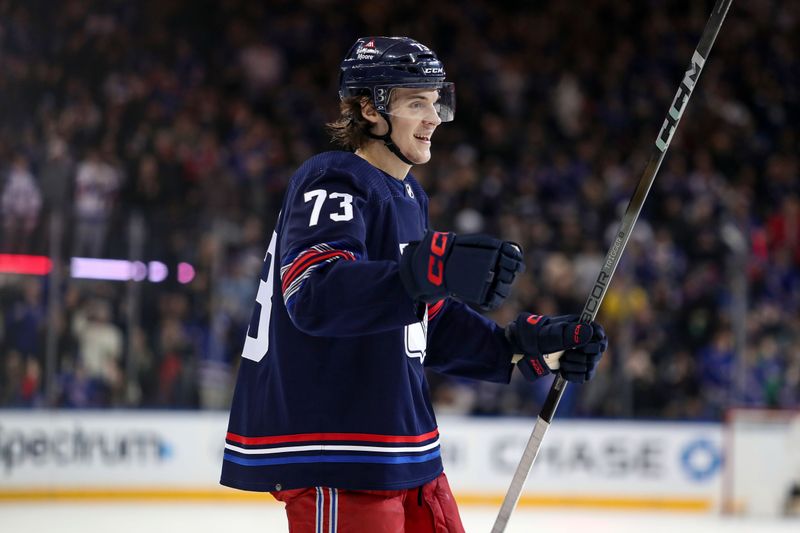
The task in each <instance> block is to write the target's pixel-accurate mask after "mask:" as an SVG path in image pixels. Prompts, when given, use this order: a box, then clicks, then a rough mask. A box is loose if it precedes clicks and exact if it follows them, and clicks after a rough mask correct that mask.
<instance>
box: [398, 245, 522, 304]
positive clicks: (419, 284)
mask: <svg viewBox="0 0 800 533" xmlns="http://www.w3.org/2000/svg"><path fill="white" fill-rule="evenodd" d="M524 270H525V266H524V264H523V262H522V251H521V250H520V248H519V246H517V245H516V244H514V243H511V242H508V241H505V242H504V241H501V240H499V239H495V238H492V237H488V236H486V235H456V234H455V233H442V232H438V231H427V232H426V233H425V237H423V239H422V240H421V241H419V242H411V243H409V244H408V246H406V248H405V250H403V256H402V257H401V259H400V279H401V280H402V281H403V286H404V287H405V288H406V291H407V292H408V294H410V295H411V297H412V298H413V299H414V300H415V301H423V302H428V303H431V302H435V301H437V300H441V299H442V298H445V297H447V296H455V297H456V298H459V299H460V300H462V301H464V302H467V303H471V304H475V305H478V306H480V308H481V309H483V310H487V311H488V310H491V309H495V308H497V307H498V306H499V305H500V304H501V303H503V300H505V298H506V296H508V292H509V290H510V288H511V282H513V281H514V276H516V275H517V273H519V272H523V271H524Z"/></svg>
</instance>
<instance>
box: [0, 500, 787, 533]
mask: <svg viewBox="0 0 800 533" xmlns="http://www.w3.org/2000/svg"><path fill="white" fill-rule="evenodd" d="M496 512H497V509H494V508H490V507H473V506H464V507H462V508H461V515H462V518H463V520H464V526H465V528H466V530H467V532H468V533H483V532H486V533H488V532H489V531H490V529H491V526H492V524H493V523H494V518H495V514H496ZM0 531H1V532H2V533H55V532H58V533H162V532H163V533H212V532H213V533H225V532H231V531H247V532H248V533H286V532H287V531H288V527H287V526H286V519H285V516H284V514H283V508H282V507H280V506H279V505H275V504H270V505H257V504H250V503H248V504H239V503H222V504H216V503H166V502H165V503H29V502H20V503H10V502H4V503H1V504H0ZM506 531H507V532H508V533H531V532H535V533H542V532H550V531H552V532H557V533H572V532H585V533H611V532H613V533H667V532H670V533H674V532H678V533H694V532H704V533H705V532H713V533H717V532H722V533H729V532H740V533H745V532H746V533H778V532H787V533H788V532H790V531H791V532H793V533H798V532H800V520H797V519H795V520H754V519H742V518H726V517H719V516H714V515H699V514H692V513H688V514H685V513H651V512H641V511H587V510H575V509H550V508H548V509H532V508H526V509H518V510H517V511H516V512H515V514H514V516H513V517H512V519H511V523H510V524H509V527H508V528H507V529H506Z"/></svg>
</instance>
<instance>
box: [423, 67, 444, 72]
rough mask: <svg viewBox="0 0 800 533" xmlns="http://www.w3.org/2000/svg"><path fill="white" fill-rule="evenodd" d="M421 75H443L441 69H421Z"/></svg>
mask: <svg viewBox="0 0 800 533" xmlns="http://www.w3.org/2000/svg"><path fill="white" fill-rule="evenodd" d="M422 73H423V74H444V69H443V68H442V67H422Z"/></svg>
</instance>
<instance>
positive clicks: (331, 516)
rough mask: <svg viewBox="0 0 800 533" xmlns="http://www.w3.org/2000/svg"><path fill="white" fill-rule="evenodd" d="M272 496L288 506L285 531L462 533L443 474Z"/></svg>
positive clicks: (280, 492)
mask: <svg viewBox="0 0 800 533" xmlns="http://www.w3.org/2000/svg"><path fill="white" fill-rule="evenodd" d="M271 494H272V495H273V496H274V497H275V499H277V500H279V501H282V502H284V503H285V504H286V516H287V517H288V519H289V533H464V526H463V525H462V524H461V518H460V517H459V515H458V507H457V506H456V502H455V500H454V499H453V494H452V492H451V491H450V485H449V484H448V483H447V477H445V475H444V473H443V474H442V475H440V476H439V477H438V478H436V479H434V480H433V481H431V482H430V483H427V484H425V485H423V486H421V487H417V488H413V489H404V490H342V489H333V488H329V487H313V488H307V489H295V490H282V491H279V492H272V493H271Z"/></svg>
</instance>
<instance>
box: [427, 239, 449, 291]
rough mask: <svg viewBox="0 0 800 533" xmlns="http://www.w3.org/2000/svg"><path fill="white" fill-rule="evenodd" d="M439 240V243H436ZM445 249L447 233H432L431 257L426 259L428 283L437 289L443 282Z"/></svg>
mask: <svg viewBox="0 0 800 533" xmlns="http://www.w3.org/2000/svg"><path fill="white" fill-rule="evenodd" d="M437 240H439V241H440V242H436V241H437ZM446 249H447V233H442V232H439V231H434V232H433V238H432V239H431V256H430V257H429V258H428V281H430V282H431V283H433V284H434V285H436V286H437V287H438V286H440V285H441V284H442V281H443V280H444V252H445V250H446Z"/></svg>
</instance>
